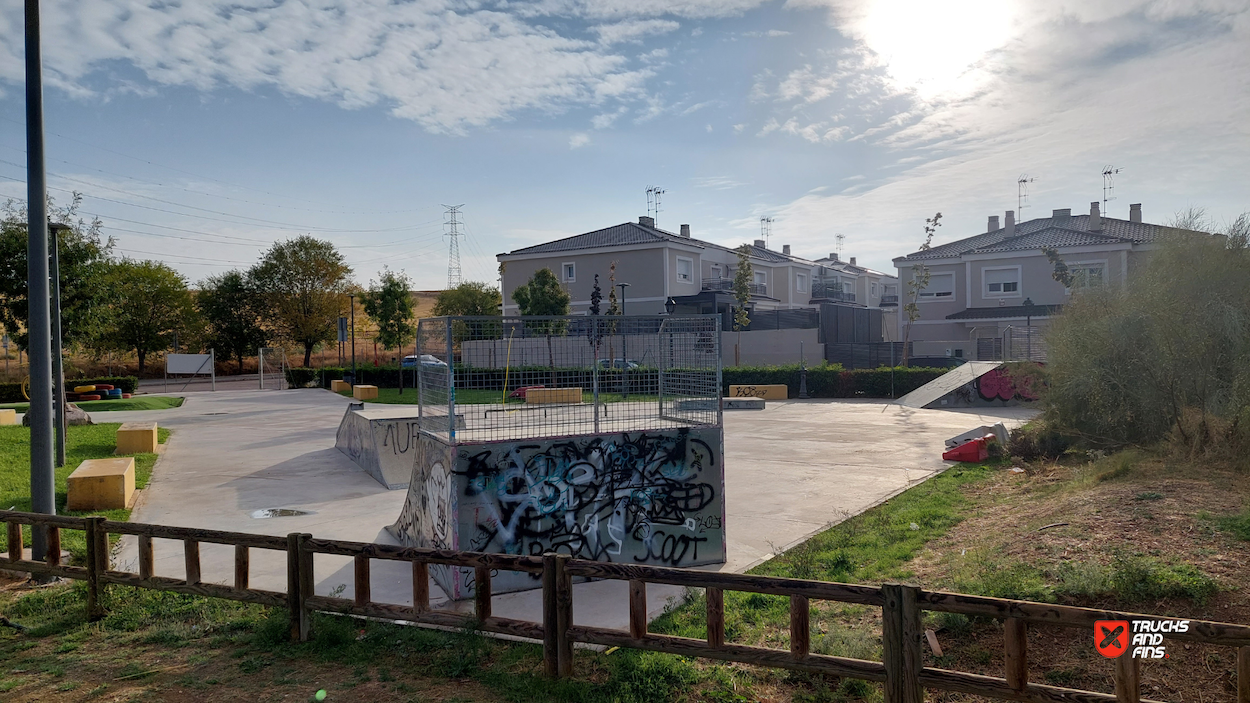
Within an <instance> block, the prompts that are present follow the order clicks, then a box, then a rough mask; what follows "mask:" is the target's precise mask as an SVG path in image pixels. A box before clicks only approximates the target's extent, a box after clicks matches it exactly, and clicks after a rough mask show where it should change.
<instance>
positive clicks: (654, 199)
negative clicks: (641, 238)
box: [647, 186, 668, 227]
mask: <svg viewBox="0 0 1250 703" xmlns="http://www.w3.org/2000/svg"><path fill="white" fill-rule="evenodd" d="M667 192H668V191H666V190H664V189H663V188H661V187H659V186H647V215H648V216H650V217H651V218H653V219H654V220H655V226H656V227H659V226H660V196H661V195H664V194H665V193H667Z"/></svg>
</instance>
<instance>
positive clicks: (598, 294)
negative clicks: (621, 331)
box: [590, 273, 603, 315]
mask: <svg viewBox="0 0 1250 703" xmlns="http://www.w3.org/2000/svg"><path fill="white" fill-rule="evenodd" d="M602 302H603V291H602V290H600V289H599V274H597V273H596V274H595V285H594V287H593V288H591V289H590V314H591V315H598V314H599V310H600V308H599V305H600V304H601V303H602Z"/></svg>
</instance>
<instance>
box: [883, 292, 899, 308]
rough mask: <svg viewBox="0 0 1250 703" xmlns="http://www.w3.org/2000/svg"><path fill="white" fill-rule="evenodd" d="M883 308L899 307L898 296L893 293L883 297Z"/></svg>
mask: <svg viewBox="0 0 1250 703" xmlns="http://www.w3.org/2000/svg"><path fill="white" fill-rule="evenodd" d="M881 307H883V308H890V307H898V296H897V295H894V294H892V293H891V294H886V295H883V296H881Z"/></svg>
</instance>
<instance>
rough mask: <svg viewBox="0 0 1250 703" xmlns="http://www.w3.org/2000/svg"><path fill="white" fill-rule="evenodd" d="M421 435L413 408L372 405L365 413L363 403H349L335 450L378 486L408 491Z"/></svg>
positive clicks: (415, 410)
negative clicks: (373, 479)
mask: <svg viewBox="0 0 1250 703" xmlns="http://www.w3.org/2000/svg"><path fill="white" fill-rule="evenodd" d="M414 397H415V393H414ZM420 434H421V432H420V428H419V426H418V421H417V408H416V406H404V405H392V406H390V407H383V408H378V407H377V406H376V405H374V406H372V407H370V408H369V409H367V410H366V409H365V404H364V403H352V404H351V405H348V406H347V412H346V413H344V414H343V420H342V422H340V423H339V431H338V434H337V435H336V436H335V439H334V447H335V448H336V449H338V450H339V451H340V452H343V453H344V454H346V455H347V458H349V459H351V460H352V463H354V464H355V465H356V466H359V467H360V468H361V469H362V470H364V472H365V473H367V474H369V475H370V476H372V477H373V478H375V479H376V480H377V482H378V483H380V484H382V485H383V486H386V487H387V488H389V489H391V490H396V489H400V488H407V487H408V481H409V480H411V478H412V464H413V457H414V456H415V454H416V445H417V437H418V436H419V435H420Z"/></svg>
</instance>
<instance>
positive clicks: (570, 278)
mask: <svg viewBox="0 0 1250 703" xmlns="http://www.w3.org/2000/svg"><path fill="white" fill-rule="evenodd" d="M570 266H572V267H573V274H572V275H569V267H570ZM560 277H561V278H562V279H564V282H565V283H576V282H577V262H576V261H565V262H564V263H562V264H560Z"/></svg>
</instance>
